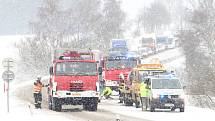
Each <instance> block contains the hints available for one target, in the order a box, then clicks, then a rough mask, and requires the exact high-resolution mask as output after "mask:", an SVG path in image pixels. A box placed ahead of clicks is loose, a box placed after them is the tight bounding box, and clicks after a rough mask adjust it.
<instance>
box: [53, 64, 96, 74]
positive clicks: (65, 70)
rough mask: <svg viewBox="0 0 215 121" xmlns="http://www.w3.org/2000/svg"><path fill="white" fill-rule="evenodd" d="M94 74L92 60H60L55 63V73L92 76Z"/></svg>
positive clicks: (94, 69)
mask: <svg viewBox="0 0 215 121" xmlns="http://www.w3.org/2000/svg"><path fill="white" fill-rule="evenodd" d="M96 74H97V69H96V63H92V62H61V63H57V65H56V75H78V76H92V75H96Z"/></svg>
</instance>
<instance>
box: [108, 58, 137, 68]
mask: <svg viewBox="0 0 215 121" xmlns="http://www.w3.org/2000/svg"><path fill="white" fill-rule="evenodd" d="M136 65H137V60H130V59H123V60H108V61H107V65H106V67H107V69H124V68H133V67H135V66H136Z"/></svg>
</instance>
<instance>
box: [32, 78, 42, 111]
mask: <svg viewBox="0 0 215 121" xmlns="http://www.w3.org/2000/svg"><path fill="white" fill-rule="evenodd" d="M42 87H44V85H43V84H42V82H41V77H40V76H38V77H37V80H36V82H34V88H33V95H34V105H35V108H41V102H42V92H41V91H42Z"/></svg>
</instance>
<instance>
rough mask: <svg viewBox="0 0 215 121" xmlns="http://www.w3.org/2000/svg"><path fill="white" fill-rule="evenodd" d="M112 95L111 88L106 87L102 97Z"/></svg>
mask: <svg viewBox="0 0 215 121" xmlns="http://www.w3.org/2000/svg"><path fill="white" fill-rule="evenodd" d="M111 94H112V90H111V88H110V87H105V89H104V91H103V93H102V95H106V96H107V95H111Z"/></svg>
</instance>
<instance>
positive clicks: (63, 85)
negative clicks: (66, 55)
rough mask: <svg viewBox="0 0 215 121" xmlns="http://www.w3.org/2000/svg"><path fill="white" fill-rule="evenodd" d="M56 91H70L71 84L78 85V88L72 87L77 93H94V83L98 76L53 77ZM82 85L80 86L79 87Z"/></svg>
mask: <svg viewBox="0 0 215 121" xmlns="http://www.w3.org/2000/svg"><path fill="white" fill-rule="evenodd" d="M54 80H55V82H57V90H63V91H66V90H67V91H70V90H71V88H72V85H71V84H79V85H78V86H81V88H80V87H74V89H76V90H77V91H85V90H93V91H96V82H97V80H98V76H97V75H96V76H55V79H54ZM81 83H82V85H80V84H81Z"/></svg>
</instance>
